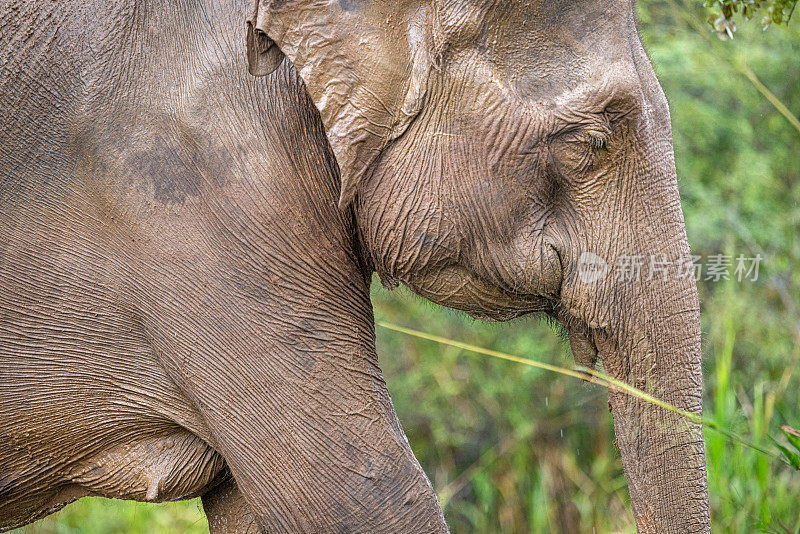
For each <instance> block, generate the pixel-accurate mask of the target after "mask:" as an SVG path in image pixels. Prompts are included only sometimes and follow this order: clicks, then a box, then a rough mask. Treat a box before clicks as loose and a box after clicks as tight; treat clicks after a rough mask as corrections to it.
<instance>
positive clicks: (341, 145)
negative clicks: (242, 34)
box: [247, 0, 432, 208]
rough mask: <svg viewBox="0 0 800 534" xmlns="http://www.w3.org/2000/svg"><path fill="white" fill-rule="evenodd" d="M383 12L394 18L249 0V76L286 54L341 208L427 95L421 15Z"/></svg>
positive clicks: (405, 10) (416, 8)
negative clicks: (333, 170) (317, 121)
mask: <svg viewBox="0 0 800 534" xmlns="http://www.w3.org/2000/svg"><path fill="white" fill-rule="evenodd" d="M381 4H383V3H381ZM407 4H413V6H412V7H408V6H407ZM386 5H391V6H393V7H392V9H396V11H393V12H392V13H391V14H390V15H389V16H387V14H386V11H385V10H383V11H379V10H378V9H376V8H375V6H373V5H371V2H369V1H351V2H341V1H339V0H255V6H254V9H253V13H252V15H251V17H250V19H249V20H248V35H247V55H248V64H249V67H250V72H251V73H253V74H256V75H260V74H268V73H269V72H271V71H272V70H274V69H275V68H277V66H278V65H279V64H280V59H278V58H281V57H282V54H286V57H288V58H289V60H291V62H292V64H293V65H294V67H295V69H297V71H298V73H299V74H300V77H301V78H302V79H303V81H304V82H305V84H306V89H307V90H308V93H309V95H310V96H311V99H312V100H313V102H314V104H315V105H316V106H317V109H318V110H319V113H320V117H321V118H322V122H323V125H324V126H325V132H326V134H327V137H328V141H329V142H330V144H331V148H332V149H333V153H334V155H335V156H336V161H337V163H338V165H339V170H340V176H341V194H340V199H339V206H340V207H341V208H346V207H347V206H348V205H350V203H351V202H352V201H353V199H354V198H355V195H356V193H357V191H358V186H359V184H360V182H361V180H362V179H363V178H364V177H365V176H366V175H367V174H368V173H369V172H370V170H371V169H372V167H373V165H374V164H375V162H376V161H377V159H378V158H379V157H380V154H381V153H382V151H383V150H384V149H385V148H386V147H387V146H388V144H389V143H390V142H391V141H392V140H394V139H396V138H397V137H399V136H400V135H401V134H402V133H403V132H404V131H405V130H406V129H407V128H408V126H409V124H411V122H412V120H413V119H414V117H416V116H417V115H418V114H419V112H420V111H421V109H422V106H423V102H424V97H425V94H426V86H427V79H428V74H429V72H430V69H431V64H432V62H431V60H430V58H431V57H432V54H431V53H430V52H429V47H428V42H429V39H428V38H427V33H426V32H427V21H428V19H429V16H428V10H427V9H426V8H425V7H420V5H419V4H417V3H413V2H408V3H406V2H387V3H386ZM281 51H282V52H281ZM278 54H281V55H280V56H279V55H278Z"/></svg>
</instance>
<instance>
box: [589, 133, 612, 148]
mask: <svg viewBox="0 0 800 534" xmlns="http://www.w3.org/2000/svg"><path fill="white" fill-rule="evenodd" d="M588 141H589V146H591V147H592V148H596V149H599V150H605V149H606V144H607V141H606V140H605V139H604V138H601V137H595V136H594V135H591V134H589V136H588Z"/></svg>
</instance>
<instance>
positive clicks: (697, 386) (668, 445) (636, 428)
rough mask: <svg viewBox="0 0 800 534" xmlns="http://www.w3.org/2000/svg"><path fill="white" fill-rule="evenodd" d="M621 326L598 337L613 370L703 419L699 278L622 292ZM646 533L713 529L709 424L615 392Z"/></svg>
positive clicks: (620, 436) (619, 431)
mask: <svg viewBox="0 0 800 534" xmlns="http://www.w3.org/2000/svg"><path fill="white" fill-rule="evenodd" d="M614 293H615V294H616V295H617V296H618V298H617V299H615V300H616V302H617V306H618V309H617V311H616V314H617V317H619V318H620V319H621V320H620V321H619V324H618V325H617V326H616V327H615V328H613V329H608V330H605V329H603V330H597V331H594V332H593V340H594V342H595V345H596V347H597V349H598V351H599V356H600V358H601V359H602V361H603V364H604V368H605V371H606V373H608V374H609V375H611V376H613V377H614V378H616V379H619V380H622V381H625V382H627V383H629V384H631V385H633V386H635V387H636V388H638V389H640V390H643V391H645V392H647V393H649V394H651V395H653V396H655V397H656V398H659V399H661V400H663V401H666V402H668V403H670V404H672V405H674V406H676V407H678V408H680V409H682V410H685V411H688V412H691V413H694V414H698V415H700V414H701V411H702V370H701V357H700V318H699V312H698V307H699V305H698V301H697V292H696V287H695V283H694V281H693V280H686V279H678V280H676V279H672V278H671V279H669V280H659V281H655V280H653V281H650V282H646V281H641V280H640V281H634V282H632V283H631V284H630V285H629V287H626V288H621V287H619V286H618V287H617V288H616V291H615V292H614ZM609 406H610V408H611V412H612V415H613V417H614V427H615V434H616V442H617V445H618V447H619V449H620V452H621V454H622V463H623V467H624V470H625V475H626V478H627V481H628V486H629V489H630V496H631V503H632V507H633V512H634V516H635V519H636V524H637V527H638V529H639V532H642V533H660V534H668V533H673V532H674V533H683V534H685V533H696V532H709V531H710V519H709V505H708V492H707V486H706V471H705V452H704V444H703V433H702V427H701V426H700V425H698V424H697V423H694V422H692V421H690V420H689V419H687V418H686V417H684V416H682V415H680V414H677V413H675V412H672V411H669V410H666V409H664V408H661V407H659V406H656V405H654V404H652V403H650V402H647V401H645V400H643V399H640V398H638V397H635V396H632V395H630V394H627V393H623V392H619V391H610V392H609Z"/></svg>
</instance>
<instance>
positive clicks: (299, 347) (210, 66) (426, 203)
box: [0, 0, 710, 533]
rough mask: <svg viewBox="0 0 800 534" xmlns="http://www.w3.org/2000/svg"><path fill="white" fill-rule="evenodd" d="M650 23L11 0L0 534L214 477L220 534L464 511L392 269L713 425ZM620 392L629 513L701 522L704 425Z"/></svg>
mask: <svg viewBox="0 0 800 534" xmlns="http://www.w3.org/2000/svg"><path fill="white" fill-rule="evenodd" d="M636 24H637V21H636V6H635V1H633V0H624V1H620V2H606V1H603V0H550V1H548V2H540V1H530V0H394V1H388V0H369V1H367V0H255V2H254V3H253V1H252V0H250V1H247V2H246V1H245V0H213V1H212V0H183V1H181V2H174V1H169V0H149V1H147V2H145V1H143V0H103V1H102V2H101V1H99V0H85V1H83V2H78V1H75V0H67V1H64V2H49V1H45V0H11V1H10V2H6V3H5V4H4V5H3V6H2V7H0V27H2V28H3V32H2V35H1V36H0V41H1V42H2V45H3V46H2V52H0V73H2V75H1V76H0V87H1V89H0V117H1V118H2V121H0V139H2V153H0V531H3V530H8V529H11V528H14V527H16V526H20V525H23V524H26V523H28V522H31V521H34V520H36V519H38V518H40V517H43V516H45V515H47V514H48V513H51V512H53V511H55V510H57V509H59V508H60V507H62V506H64V505H65V504H67V503H69V502H71V501H74V500H75V499H78V498H80V497H83V496H87V495H102V496H108V497H115V498H124V499H134V500H140V501H151V502H155V501H170V500H178V499H185V498H191V497H196V496H200V497H202V500H203V505H204V508H205V510H206V513H207V515H208V517H209V525H210V529H211V531H212V532H213V533H217V532H245V531H264V532H392V533H396V532H404V533H416V532H419V533H422V532H425V533H428V532H447V531H448V529H447V525H446V522H445V519H444V516H443V514H442V511H441V509H440V507H439V504H438V502H437V500H436V496H435V494H434V492H433V489H432V487H431V484H430V482H429V481H428V479H427V477H426V476H425V473H424V472H423V470H422V469H421V467H420V465H419V463H418V462H417V460H416V459H415V457H414V455H413V453H412V451H411V447H410V446H409V443H408V440H407V439H406V437H405V435H404V433H403V430H402V429H401V426H400V424H399V422H398V419H397V416H396V414H395V412H394V409H393V407H392V404H391V400H390V397H389V393H388V391H387V388H386V385H385V382H384V380H383V377H382V375H381V371H380V369H379V367H378V363H377V355H376V349H375V331H374V318H373V313H372V307H371V303H370V297H369V287H370V283H371V280H372V276H373V274H374V273H377V275H378V276H379V277H380V279H381V281H382V282H383V283H384V285H386V286H388V287H394V286H396V285H398V284H403V285H405V286H407V287H408V288H410V289H411V290H412V291H414V292H416V293H417V294H419V295H421V296H422V297H424V298H426V299H428V300H430V301H432V302H434V303H436V304H440V305H443V306H446V307H450V308H454V309H457V310H461V311H463V312H466V313H467V314H469V315H471V316H473V317H476V318H479V319H486V320H492V321H506V320H511V319H514V318H516V317H520V316H522V315H526V314H539V315H541V316H547V317H549V318H551V319H553V320H555V321H557V322H559V323H560V324H561V325H563V326H564V327H565V328H566V329H567V331H568V332H569V342H570V346H571V348H572V351H573V353H574V355H575V359H576V361H577V362H578V363H580V364H582V365H589V366H591V365H596V364H597V363H598V362H602V365H603V368H604V370H605V372H607V373H608V374H610V375H611V376H612V377H614V378H616V379H619V380H622V381H625V382H627V383H629V384H631V385H633V386H635V387H637V388H639V389H642V390H644V391H646V392H648V393H650V394H652V395H654V396H656V397H658V398H660V399H662V400H664V401H667V402H669V403H671V404H673V405H675V406H677V407H678V408H680V409H682V410H686V411H688V412H692V413H695V414H700V413H701V410H702V371H701V353H700V321H699V302H698V297H697V288H696V282H695V280H694V278H692V277H691V276H682V275H680V276H679V275H678V273H677V272H676V273H672V272H669V273H666V272H665V273H664V276H660V275H654V272H655V269H654V268H652V265H651V268H650V269H648V268H647V267H648V264H647V262H646V261H645V259H647V258H656V257H658V258H662V260H661V263H666V264H669V265H679V262H681V261H683V260H684V259H685V258H687V257H688V255H689V252H690V251H689V245H688V240H687V237H686V230H685V225H684V221H683V215H682V211H681V205H680V197H679V192H678V184H677V178H676V172H675V164H674V156H673V149H672V135H671V129H670V128H671V127H670V118H669V110H668V107H667V102H666V98H665V96H664V94H663V91H662V90H661V87H660V85H659V83H658V80H657V78H656V76H655V73H654V71H653V69H652V66H651V64H650V62H649V60H648V58H647V55H646V53H645V51H644V49H643V47H642V44H641V42H640V39H639V36H638V30H637V26H636ZM631 258H634V259H635V260H636V261H635V262H634V263H635V265H636V266H637V268H641V273H639V271H638V270H637V276H627V275H624V276H620V272H619V270H615V269H612V268H610V267H611V266H617V265H622V264H624V263H625V262H628V263H630V260H631ZM636 262H639V263H636ZM640 264H644V267H642V265H640ZM651 264H652V262H651ZM587 266H588V267H591V268H592V269H588V270H587ZM623 274H625V273H623ZM638 274H641V276H638ZM645 274H646V276H645ZM609 407H610V409H611V411H612V415H613V418H614V425H615V435H616V442H617V445H618V447H619V449H620V452H621V456H622V463H623V468H624V471H625V476H626V479H627V481H628V485H629V489H630V496H631V502H632V509H633V514H634V518H635V521H636V526H637V528H638V530H639V531H640V532H644V533H656V532H658V533H695V532H709V531H710V514H709V504H708V492H707V484H706V473H705V453H704V445H703V437H702V428H701V427H700V425H698V424H697V423H696V421H693V420H689V419H686V418H684V417H681V416H680V415H679V414H675V413H673V412H670V411H666V410H664V409H663V408H661V407H659V406H656V405H652V404H650V403H647V402H645V401H642V400H641V399H639V398H637V397H632V396H629V395H626V394H623V393H620V392H617V391H611V392H610V393H609Z"/></svg>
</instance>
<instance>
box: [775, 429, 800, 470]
mask: <svg viewBox="0 0 800 534" xmlns="http://www.w3.org/2000/svg"><path fill="white" fill-rule="evenodd" d="M769 438H770V439H771V440H772V441H774V442H775V446H776V447H778V449H780V451H781V452H782V453H783V455H784V456H786V459H787V460H789V464H791V466H792V467H794V468H795V469H796V470H797V471H800V456H799V455H797V454H795V453H793V452H792V451H790V450H789V449H787V448H786V447H784V446H783V445H781V444H780V443H779V442H778V440H776V439H775V438H773V437H772V436H770V437H769Z"/></svg>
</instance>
